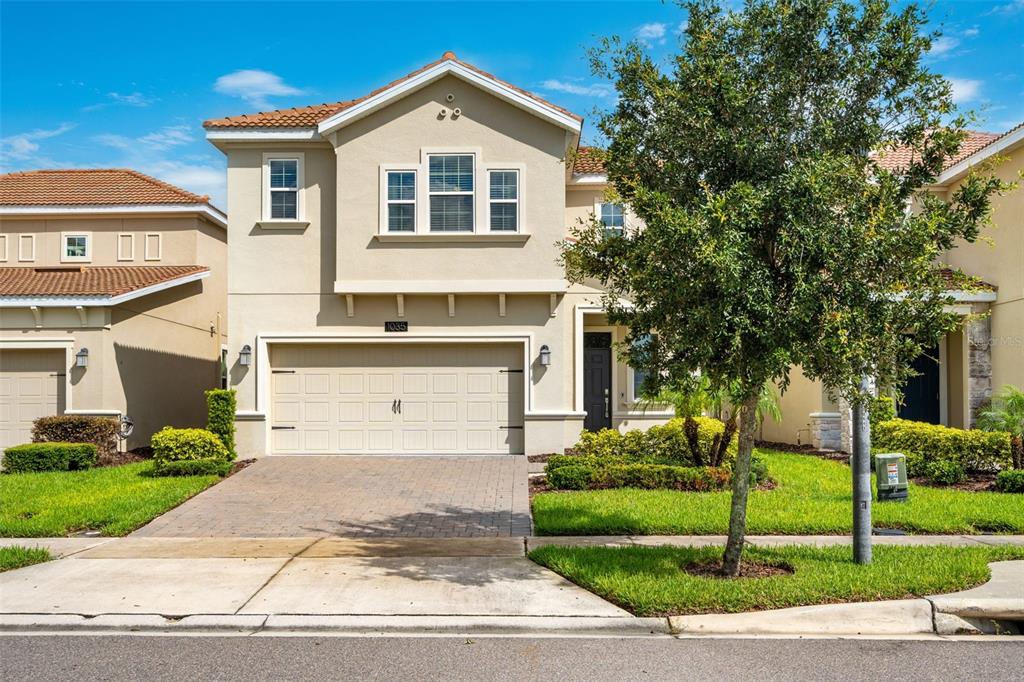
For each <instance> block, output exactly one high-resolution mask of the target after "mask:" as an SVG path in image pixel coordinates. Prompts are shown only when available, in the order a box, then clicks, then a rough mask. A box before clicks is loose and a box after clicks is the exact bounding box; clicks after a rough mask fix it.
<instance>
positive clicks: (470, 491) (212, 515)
mask: <svg viewBox="0 0 1024 682" xmlns="http://www.w3.org/2000/svg"><path fill="white" fill-rule="evenodd" d="M529 534H530V507H529V490H528V481H527V462H526V457H523V456H521V455H520V456H480V457H408V456H407V457H379V456H375V457H370V456H367V457H325V456H295V457H265V458H263V459H260V460H259V461H257V462H256V463H255V464H253V465H252V466H249V467H247V468H245V469H243V470H242V471H240V472H239V473H237V474H235V475H234V476H232V477H230V478H228V479H227V480H225V481H223V482H221V483H219V484H217V485H215V486H213V487H212V488H210V489H208V490H206V491H205V492H202V493H200V494H199V495H197V496H196V497H194V498H192V499H191V500H189V501H188V502H185V503H184V504H182V505H181V506H180V507H177V508H176V509H172V510H171V511H169V512H167V513H166V514H164V515H163V516H161V517H159V518H157V519H155V520H154V521H153V522H152V523H150V524H149V525H147V526H144V527H143V528H140V529H139V530H137V531H136V532H135V535H140V536H160V537H309V536H323V535H340V536H360V537H366V536H371V537H372V536H377V537H381V536H384V537H478V536H519V535H529Z"/></svg>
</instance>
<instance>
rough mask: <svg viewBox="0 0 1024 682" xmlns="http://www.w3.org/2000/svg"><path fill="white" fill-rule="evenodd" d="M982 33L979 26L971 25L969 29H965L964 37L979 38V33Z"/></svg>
mask: <svg viewBox="0 0 1024 682" xmlns="http://www.w3.org/2000/svg"><path fill="white" fill-rule="evenodd" d="M980 33H981V31H980V30H979V29H978V27H977V26H971V27H970V28H969V29H966V30H965V31H964V37H965V38H977V37H978V34H980Z"/></svg>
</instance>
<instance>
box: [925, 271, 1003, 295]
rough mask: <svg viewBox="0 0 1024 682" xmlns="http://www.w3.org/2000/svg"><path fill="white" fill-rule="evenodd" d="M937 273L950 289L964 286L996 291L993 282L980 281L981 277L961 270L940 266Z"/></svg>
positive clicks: (953, 289) (958, 288)
mask: <svg viewBox="0 0 1024 682" xmlns="http://www.w3.org/2000/svg"><path fill="white" fill-rule="evenodd" d="M939 274H940V275H942V279H943V281H945V282H946V285H947V286H948V287H949V290H950V291H957V290H960V289H964V288H974V287H976V288H978V289H987V290H988V291H997V290H998V289H999V287H997V286H996V285H995V284H989V283H988V282H985V281H982V280H981V279H979V278H977V277H974V276H972V275H968V274H967V273H965V272H963V271H962V270H954V269H953V268H941V269H940V270H939Z"/></svg>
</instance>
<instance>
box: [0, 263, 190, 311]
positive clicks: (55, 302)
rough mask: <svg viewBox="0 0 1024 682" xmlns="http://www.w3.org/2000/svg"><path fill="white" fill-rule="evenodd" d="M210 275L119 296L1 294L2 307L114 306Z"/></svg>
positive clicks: (166, 283) (188, 278)
mask: <svg viewBox="0 0 1024 682" xmlns="http://www.w3.org/2000/svg"><path fill="white" fill-rule="evenodd" d="M209 276H210V271H209V270H203V271H202V272H193V273H192V274H190V275H185V276H183V277H178V278H176V279H171V280H167V281H166V282H159V283H158V284H151V285H149V286H148V287H142V288H141V289H135V290H134V291H129V292H126V293H123V294H119V295H117V296H0V308H29V307H32V306H35V307H37V308H74V307H75V306H83V307H86V308H97V307H106V306H114V305H119V304H121V303H125V302H126V301H131V300H133V299H136V298H142V297H143V296H149V295H150V294H155V293H156V292H158V291H163V290H165V289H171V288H173V287H177V286H181V285H182V284H188V283H190V282H198V281H199V280H201V279H206V278H207V277H209Z"/></svg>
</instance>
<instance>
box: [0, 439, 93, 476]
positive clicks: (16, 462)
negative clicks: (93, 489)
mask: <svg viewBox="0 0 1024 682" xmlns="http://www.w3.org/2000/svg"><path fill="white" fill-rule="evenodd" d="M96 457H97V450H96V446H95V445H93V444H92V443H26V444H24V445H15V446H13V447H9V448H7V449H6V450H4V462H3V464H4V471H6V472H8V473H12V474H14V473H25V472H30V471H72V470H75V469H88V468H90V467H92V466H93V465H95V464H96Z"/></svg>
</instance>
